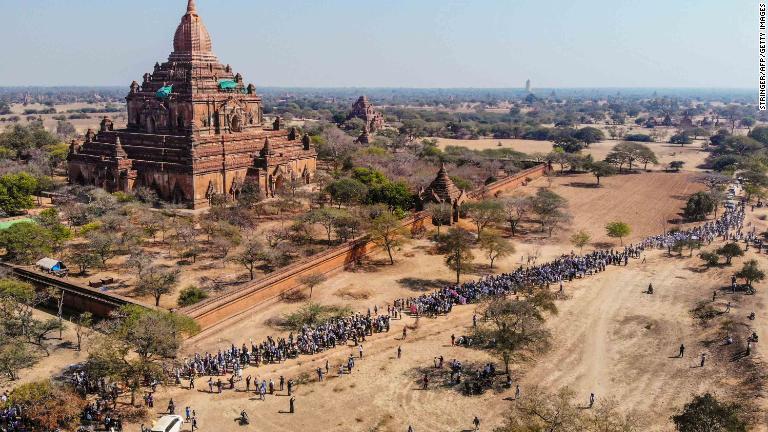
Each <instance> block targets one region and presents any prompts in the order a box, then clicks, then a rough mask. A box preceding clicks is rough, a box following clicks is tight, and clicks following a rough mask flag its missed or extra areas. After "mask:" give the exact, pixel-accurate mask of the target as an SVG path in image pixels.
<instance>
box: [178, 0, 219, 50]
mask: <svg viewBox="0 0 768 432" xmlns="http://www.w3.org/2000/svg"><path fill="white" fill-rule="evenodd" d="M193 59H194V60H204V61H212V62H218V59H217V58H216V56H215V55H214V54H213V43H212V42H211V35H210V34H209V33H208V29H206V28H205V24H203V20H202V19H201V18H200V15H198V14H197V7H196V5H195V1H194V0H189V3H188V5H187V13H186V14H185V15H184V16H183V17H181V23H179V26H178V27H177V28H176V34H175V35H174V37H173V53H172V54H171V56H170V57H169V60H180V61H185V60H186V61H189V60H193Z"/></svg>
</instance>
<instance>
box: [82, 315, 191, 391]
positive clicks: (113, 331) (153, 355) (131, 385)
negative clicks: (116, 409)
mask: <svg viewBox="0 0 768 432" xmlns="http://www.w3.org/2000/svg"><path fill="white" fill-rule="evenodd" d="M199 330H200V328H199V326H198V325H197V323H195V321H194V320H192V319H191V318H189V317H186V316H184V315H181V314H176V313H172V312H165V311H161V310H150V309H146V308H144V307H141V306H136V305H128V306H123V307H122V308H120V309H119V310H118V311H116V312H115V313H113V315H112V318H111V319H110V320H108V321H106V322H103V323H102V324H101V326H100V331H101V336H100V337H99V338H98V339H97V340H96V343H92V344H90V347H89V348H90V349H89V352H88V360H87V362H86V370H87V371H88V372H89V374H90V375H91V376H92V377H93V378H95V379H99V378H110V379H113V380H117V381H119V382H121V383H123V385H124V386H125V387H126V388H128V389H129V390H130V391H131V404H134V403H135V400H136V393H137V392H138V391H139V389H140V388H141V385H142V383H144V382H146V381H149V380H152V379H157V380H158V381H162V380H163V377H164V370H163V363H164V362H165V361H167V360H169V359H172V358H174V357H176V356H177V354H178V352H179V349H180V348H181V345H182V343H183V342H184V339H186V338H187V337H189V336H192V335H194V334H196V333H197V332H198V331H199Z"/></svg>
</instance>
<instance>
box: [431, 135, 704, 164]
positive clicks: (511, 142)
mask: <svg viewBox="0 0 768 432" xmlns="http://www.w3.org/2000/svg"><path fill="white" fill-rule="evenodd" d="M434 139H436V140H437V145H438V147H440V148H441V149H445V148H446V147H448V146H457V147H466V148H469V149H471V150H485V149H497V148H511V149H513V150H516V151H519V152H523V153H528V154H531V153H549V152H551V151H552V144H554V143H553V142H551V141H535V140H524V139H479V140H455V139H448V138H434ZM618 142H619V141H614V140H605V141H602V142H599V143H595V144H592V145H590V146H589V148H588V149H586V150H584V152H585V153H587V154H591V155H592V157H593V158H594V159H595V160H603V159H605V156H606V155H607V154H608V153H609V152H610V151H611V149H612V148H613V146H615V145H616V144H617V143H618ZM702 142H703V141H701V140H699V141H696V142H694V143H692V144H688V145H686V146H683V147H681V146H679V145H672V144H669V143H659V142H653V143H643V144H646V145H648V147H650V148H651V149H652V150H653V151H654V153H656V157H657V158H658V159H659V165H656V166H651V165H649V166H648V169H651V170H663V169H665V168H666V167H667V165H668V164H669V163H670V162H672V161H677V160H681V161H683V162H685V165H684V166H683V170H686V171H695V170H697V167H698V166H699V165H701V164H702V163H704V160H705V159H706V158H707V155H708V153H706V152H704V151H702V150H701V144H702ZM499 143H501V146H499Z"/></svg>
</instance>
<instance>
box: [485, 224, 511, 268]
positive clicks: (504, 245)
mask: <svg viewBox="0 0 768 432" xmlns="http://www.w3.org/2000/svg"><path fill="white" fill-rule="evenodd" d="M480 249H482V250H483V251H484V252H485V256H486V257H487V258H488V261H489V262H490V265H491V269H493V263H494V261H496V259H498V258H504V257H507V256H510V255H512V254H513V253H515V246H514V245H513V244H512V242H510V241H509V240H507V239H505V238H504V237H502V236H501V233H499V232H498V231H494V230H485V231H483V233H482V234H480Z"/></svg>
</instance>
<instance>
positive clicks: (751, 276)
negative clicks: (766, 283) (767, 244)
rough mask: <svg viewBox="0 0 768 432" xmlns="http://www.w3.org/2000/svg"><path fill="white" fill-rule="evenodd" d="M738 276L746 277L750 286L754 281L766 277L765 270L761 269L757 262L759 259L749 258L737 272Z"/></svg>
mask: <svg viewBox="0 0 768 432" xmlns="http://www.w3.org/2000/svg"><path fill="white" fill-rule="evenodd" d="M736 277H740V278H742V279H744V282H746V283H747V286H748V287H750V288H751V287H752V282H760V281H761V280H763V279H765V272H764V271H762V270H761V269H760V266H759V265H758V264H757V260H753V259H751V260H749V261H747V262H745V263H744V266H743V267H742V268H741V270H739V271H738V272H736Z"/></svg>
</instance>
